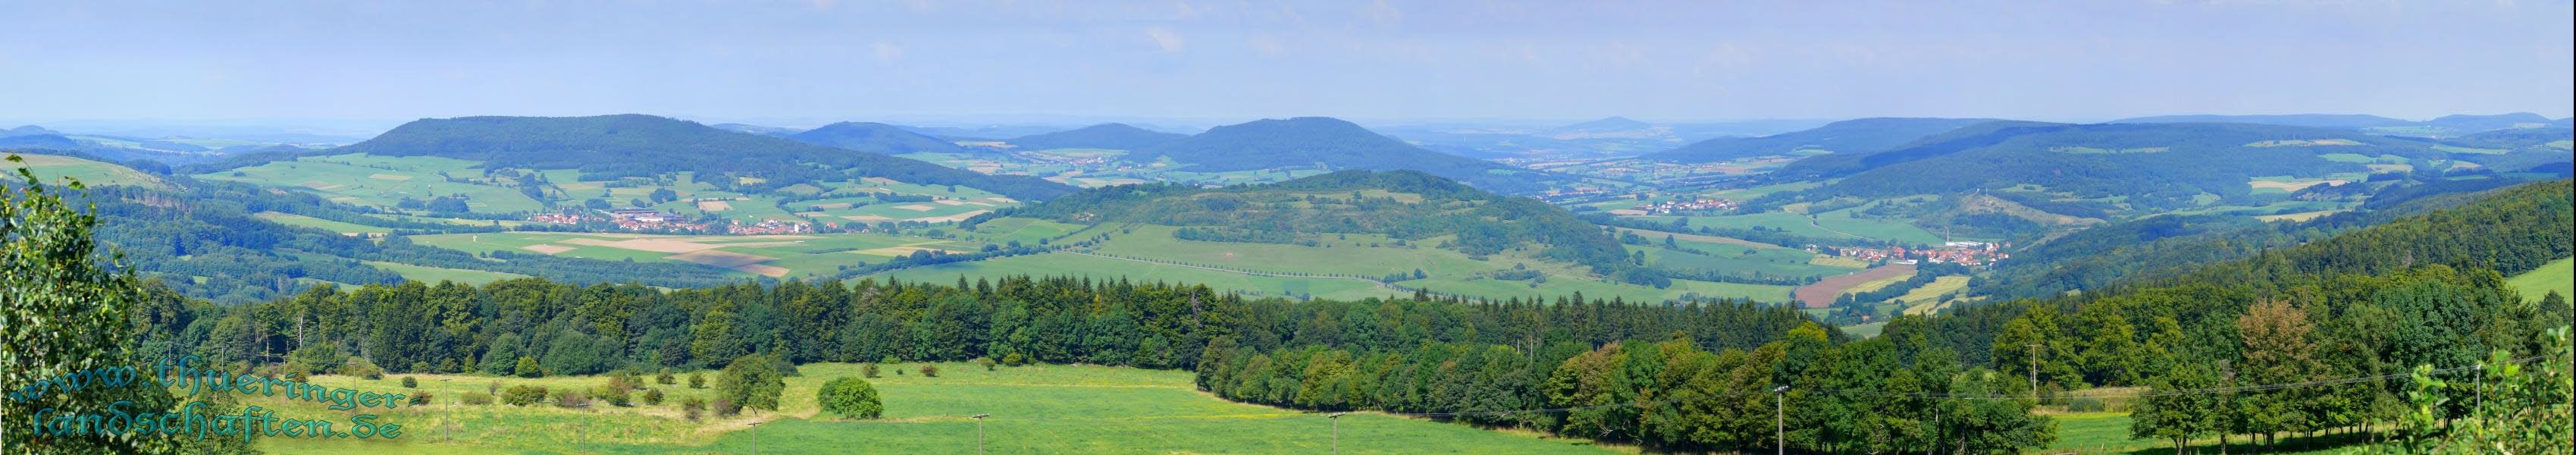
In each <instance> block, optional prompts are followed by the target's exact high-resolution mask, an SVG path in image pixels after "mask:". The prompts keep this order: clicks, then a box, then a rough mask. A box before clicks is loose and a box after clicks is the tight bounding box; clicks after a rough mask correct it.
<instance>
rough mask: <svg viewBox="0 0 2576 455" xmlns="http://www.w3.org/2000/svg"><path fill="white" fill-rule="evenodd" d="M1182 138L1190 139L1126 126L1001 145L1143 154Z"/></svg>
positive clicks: (1113, 125)
mask: <svg viewBox="0 0 2576 455" xmlns="http://www.w3.org/2000/svg"><path fill="white" fill-rule="evenodd" d="M1185 137H1189V135H1184V134H1172V133H1165V132H1159V131H1148V130H1145V129H1143V128H1137V127H1133V126H1128V125H1127V124H1125V123H1102V124H1098V125H1092V126H1086V127H1082V128H1079V129H1073V130H1066V131H1057V132H1052V133H1042V134H1032V135H1027V136H1020V137H1015V138H1011V139H1010V140H1007V141H1004V142H1007V143H1009V144H1011V146H1012V147H1015V148H1018V149H1020V150H1051V149H1071V148H1085V149H1111V150H1144V149H1148V148H1153V147H1154V146H1159V145H1163V144H1166V143H1170V142H1172V141H1175V140H1179V139H1181V138H1185Z"/></svg>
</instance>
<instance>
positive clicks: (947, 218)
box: [912, 210, 991, 223]
mask: <svg viewBox="0 0 2576 455" xmlns="http://www.w3.org/2000/svg"><path fill="white" fill-rule="evenodd" d="M985 212H991V210H977V211H972V212H966V213H960V214H955V215H949V216H934V217H929V218H913V219H912V220H913V221H920V222H926V223H948V222H957V221H966V219H967V218H974V217H975V215H982V214H984V213H985Z"/></svg>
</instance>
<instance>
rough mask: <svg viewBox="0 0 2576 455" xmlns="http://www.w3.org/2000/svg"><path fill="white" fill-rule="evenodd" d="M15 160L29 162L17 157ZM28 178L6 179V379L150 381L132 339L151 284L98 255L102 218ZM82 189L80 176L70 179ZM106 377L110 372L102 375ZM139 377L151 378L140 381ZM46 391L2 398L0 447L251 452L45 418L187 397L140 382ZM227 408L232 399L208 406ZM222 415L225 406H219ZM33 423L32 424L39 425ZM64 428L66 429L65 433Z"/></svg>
mask: <svg viewBox="0 0 2576 455" xmlns="http://www.w3.org/2000/svg"><path fill="white" fill-rule="evenodd" d="M8 161H9V162H10V163H13V164H16V163H23V162H24V160H23V159H21V158H19V157H18V156H17V155H10V156H9V157H8ZM18 176H19V178H20V179H21V180H22V181H23V182H0V346H7V347H8V348H7V349H0V365H7V367H6V368H0V384H8V385H9V387H10V388H11V389H13V390H15V389H17V388H19V387H21V386H25V385H28V384H35V383H37V382H38V381H52V380H58V379H61V378H63V377H65V376H68V375H72V374H75V373H83V372H99V371H107V370H109V369H121V368H133V369H135V371H134V372H135V373H137V374H135V375H133V377H136V378H141V377H143V373H145V372H144V371H142V370H143V368H144V365H145V364H146V363H147V359H144V358H142V357H141V356H139V355H137V354H136V352H135V351H134V348H133V346H132V345H131V344H129V343H128V342H129V341H131V340H136V339H140V338H141V337H140V336H138V334H137V332H138V330H137V329H136V327H139V326H140V324H137V323H136V322H135V321H134V320H133V319H134V318H136V317H137V315H136V311H135V307H136V304H137V303H138V302H141V301H142V300H143V295H144V294H143V292H142V289H143V287H144V286H146V285H145V284H144V283H143V282H142V281H141V280H139V279H137V278H135V276H134V273H133V272H132V270H131V269H125V268H123V267H120V266H118V265H117V264H115V263H114V262H115V259H114V258H104V259H103V258H98V257H94V256H93V253H95V252H97V251H98V250H99V248H98V245H97V243H96V242H95V241H94V240H93V239H92V238H91V233H92V232H93V231H95V230H96V229H97V227H98V215H97V214H96V213H94V212H92V211H90V210H80V209H74V208H72V207H71V204H69V203H66V202H64V201H63V198H62V196H59V195H56V194H53V191H52V190H49V189H48V188H46V186H45V185H44V184H43V182H42V181H41V180H39V179H37V178H36V174H35V173H34V172H31V171H29V170H27V169H26V168H23V167H20V168H19V169H18ZM66 186H68V187H70V188H72V189H75V190H77V189H80V188H81V185H80V182H78V181H72V182H70V183H69V184H68V185H66ZM102 374H104V373H102ZM137 380H138V381H140V380H142V379H137ZM54 390H55V391H53V392H51V393H47V394H44V395H41V396H29V397H24V399H18V398H12V399H7V400H0V421H6V422H9V426H10V427H11V428H10V429H9V430H7V431H0V447H7V449H6V450H0V452H8V453H13V454H16V453H251V452H252V451H251V450H250V448H249V444H247V443H241V442H240V440H239V439H230V438H207V439H198V438H193V437H190V438H182V437H179V436H176V435H165V434H159V433H139V432H129V433H113V434H102V433H101V432H97V431H79V430H81V429H83V428H84V426H83V425H81V424H80V423H79V422H77V421H72V422H70V423H71V425H68V426H58V425H56V422H61V421H56V422H47V421H42V420H39V419H38V418H37V416H36V414H37V413H38V412H45V413H46V414H47V415H49V416H101V417H104V416H110V415H113V413H112V412H111V408H110V406H111V405H112V404H115V403H118V402H120V401H130V402H131V403H130V404H129V405H126V406H123V407H121V408H120V409H117V410H116V411H121V412H127V413H132V412H137V411H154V410H167V409H172V408H174V407H176V406H178V403H179V397H175V396H172V395H171V394H170V393H169V392H168V391H166V390H163V389H160V388H157V387H146V386H141V385H127V386H117V387H109V386H100V385H99V384H92V386H90V387H79V388H73V389H72V390H70V391H64V389H61V388H57V389H54ZM209 404H211V405H215V406H216V408H217V409H215V410H210V411H219V410H222V409H228V408H232V407H233V406H235V405H234V404H232V403H229V402H225V403H209ZM219 413H220V412H219ZM30 424H33V426H30ZM58 430H59V431H58Z"/></svg>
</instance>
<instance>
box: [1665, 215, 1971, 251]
mask: <svg viewBox="0 0 2576 455" xmlns="http://www.w3.org/2000/svg"><path fill="white" fill-rule="evenodd" d="M1635 218H1637V219H1641V220H1646V221H1650V222H1655V223H1671V222H1672V221H1673V219H1674V218H1687V219H1689V220H1690V221H1689V223H1690V225H1691V226H1707V227H1719V228H1734V229H1751V228H1754V227H1763V228H1769V229H1778V230H1781V231H1786V232H1788V233H1790V234H1796V235H1802V236H1808V237H1823V238H1850V237H1862V238H1869V239H1876V240H1895V241H1900V242H1908V243H1917V244H1923V243H1941V235H1940V234H1936V233H1933V232H1932V231H1929V230H1924V229H1923V227H1921V226H1915V225H1914V224H1913V223H1912V222H1911V221H1910V220H1905V219H1893V218H1891V219H1880V218H1867V217H1861V216H1859V215H1857V214H1856V213H1854V212H1853V209H1843V210H1836V211H1831V212H1824V213H1819V214H1816V216H1815V218H1814V219H1812V220H1811V219H1808V218H1807V216H1806V215H1801V214H1796V213H1789V212H1766V213H1756V214H1750V215H1729V216H1693V217H1671V216H1640V217H1635Z"/></svg>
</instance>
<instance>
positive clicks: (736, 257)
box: [662, 250, 777, 268]
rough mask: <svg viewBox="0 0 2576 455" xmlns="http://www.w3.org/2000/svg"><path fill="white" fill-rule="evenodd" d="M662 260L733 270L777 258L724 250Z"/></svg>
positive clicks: (680, 255) (671, 256)
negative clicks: (733, 268)
mask: <svg viewBox="0 0 2576 455" xmlns="http://www.w3.org/2000/svg"><path fill="white" fill-rule="evenodd" d="M662 258H663V259H669V260H674V261H681V262H690V263H697V264H706V265H712V266H717V267H727V268H731V267H740V266H743V265H749V264H758V263H760V262H762V261H768V260H771V259H777V258H773V257H768V256H762V255H757V254H744V253H736V252H731V251H722V250H702V251H691V252H687V253H680V254H674V255H670V256H663V257H662Z"/></svg>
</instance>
